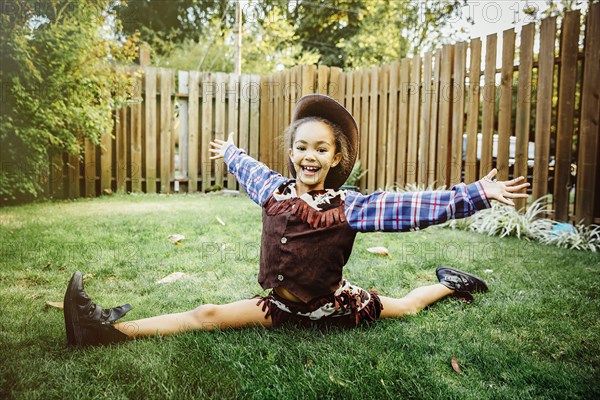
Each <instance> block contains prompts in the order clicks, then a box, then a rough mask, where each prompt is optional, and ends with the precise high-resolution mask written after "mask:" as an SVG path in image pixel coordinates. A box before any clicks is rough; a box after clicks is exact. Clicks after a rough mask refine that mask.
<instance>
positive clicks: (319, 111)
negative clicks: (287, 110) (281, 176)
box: [288, 94, 358, 189]
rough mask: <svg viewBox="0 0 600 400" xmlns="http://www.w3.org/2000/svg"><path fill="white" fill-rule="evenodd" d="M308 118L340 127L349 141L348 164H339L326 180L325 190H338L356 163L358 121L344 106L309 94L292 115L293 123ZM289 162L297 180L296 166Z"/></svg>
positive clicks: (299, 101)
mask: <svg viewBox="0 0 600 400" xmlns="http://www.w3.org/2000/svg"><path fill="white" fill-rule="evenodd" d="M307 117H321V118H324V119H326V120H328V121H330V122H332V123H334V124H336V125H338V126H339V127H340V128H341V129H342V132H344V134H345V135H346V138H347V139H348V147H349V153H350V154H348V162H345V163H339V164H338V165H337V166H335V167H334V168H332V169H331V170H330V171H329V173H328V174H327V178H326V179H325V188H328V189H338V188H339V187H340V186H342V185H343V184H344V182H346V179H348V177H349V176H350V173H351V172H352V167H353V166H354V163H355V162H356V155H357V153H358V126H357V125H356V121H355V120H354V118H353V117H352V115H351V114H350V112H349V111H348V110H346V108H345V107H344V106H343V105H341V104H340V103H338V102H337V101H335V100H334V99H332V98H331V97H329V96H325V95H323V94H307V95H306V96H302V97H301V98H300V100H298V102H297V103H296V105H295V107H294V111H293V113H292V123H293V122H295V121H297V120H300V119H303V118H307ZM288 162H289V170H290V173H291V174H292V176H293V177H294V178H296V170H295V169H294V164H293V163H292V161H291V160H289V159H288Z"/></svg>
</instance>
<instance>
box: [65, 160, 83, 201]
mask: <svg viewBox="0 0 600 400" xmlns="http://www.w3.org/2000/svg"><path fill="white" fill-rule="evenodd" d="M79 157H80V154H69V155H68V157H67V184H68V187H67V189H68V196H69V198H71V199H74V198H77V197H79V196H80V194H79V193H80V184H79V170H80V168H81V166H80V162H79Z"/></svg>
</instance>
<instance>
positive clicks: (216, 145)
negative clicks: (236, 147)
mask: <svg viewBox="0 0 600 400" xmlns="http://www.w3.org/2000/svg"><path fill="white" fill-rule="evenodd" d="M230 144H233V132H229V137H228V138H227V141H224V140H221V139H215V141H214V142H210V145H211V146H212V148H210V149H208V151H210V152H211V153H213V155H212V156H211V157H210V159H211V160H218V159H219V158H223V157H225V150H227V148H228V147H229V145H230Z"/></svg>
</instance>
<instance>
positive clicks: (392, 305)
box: [379, 283, 454, 318]
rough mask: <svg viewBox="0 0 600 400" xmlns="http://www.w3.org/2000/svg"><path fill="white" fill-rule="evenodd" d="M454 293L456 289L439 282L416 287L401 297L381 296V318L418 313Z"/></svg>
mask: <svg viewBox="0 0 600 400" xmlns="http://www.w3.org/2000/svg"><path fill="white" fill-rule="evenodd" d="M452 293H454V290H452V289H448V288H447V287H446V286H444V285H442V284H440V283H437V284H435V285H431V286H422V287H420V288H417V289H414V290H413V291H411V292H410V293H409V294H407V295H406V296H404V297H402V298H400V299H394V298H391V297H385V296H379V298H380V299H381V302H382V303H383V310H382V311H381V318H400V317H403V316H405V315H411V314H416V313H418V312H419V311H421V310H422V309H423V308H425V307H427V306H428V305H430V304H433V303H435V302H436V301H438V300H440V299H442V298H444V297H446V296H448V295H450V294H452Z"/></svg>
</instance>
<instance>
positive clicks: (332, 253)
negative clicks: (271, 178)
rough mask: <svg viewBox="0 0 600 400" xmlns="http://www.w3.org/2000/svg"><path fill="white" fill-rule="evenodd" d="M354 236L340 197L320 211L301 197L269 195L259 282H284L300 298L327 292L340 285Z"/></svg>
mask: <svg viewBox="0 0 600 400" xmlns="http://www.w3.org/2000/svg"><path fill="white" fill-rule="evenodd" d="M336 200H338V199H336ZM355 237H356V231H354V230H352V229H351V228H350V226H349V225H348V223H347V222H346V218H345V215H344V202H343V201H342V200H338V201H335V202H332V204H331V205H330V206H329V207H327V209H326V210H324V211H319V210H316V209H314V208H312V207H310V206H309V205H308V204H307V203H306V202H304V200H302V199H300V198H291V199H286V200H282V201H277V200H275V198H274V197H273V196H271V197H269V199H268V200H267V201H266V202H265V204H264V205H263V231H262V243H261V253H260V272H259V275H258V282H259V283H260V285H261V286H262V288H263V289H271V288H276V287H284V288H286V289H287V290H289V291H290V292H291V293H293V294H294V295H296V296H297V297H298V298H300V299H301V300H302V301H304V302H309V301H310V300H312V299H315V298H317V297H320V296H324V295H327V294H330V293H332V292H334V291H335V290H336V289H337V288H338V287H339V285H340V281H341V280H342V270H343V268H344V265H345V264H346V262H347V261H348V258H350V254H351V253H352V245H353V244H354V238H355Z"/></svg>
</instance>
